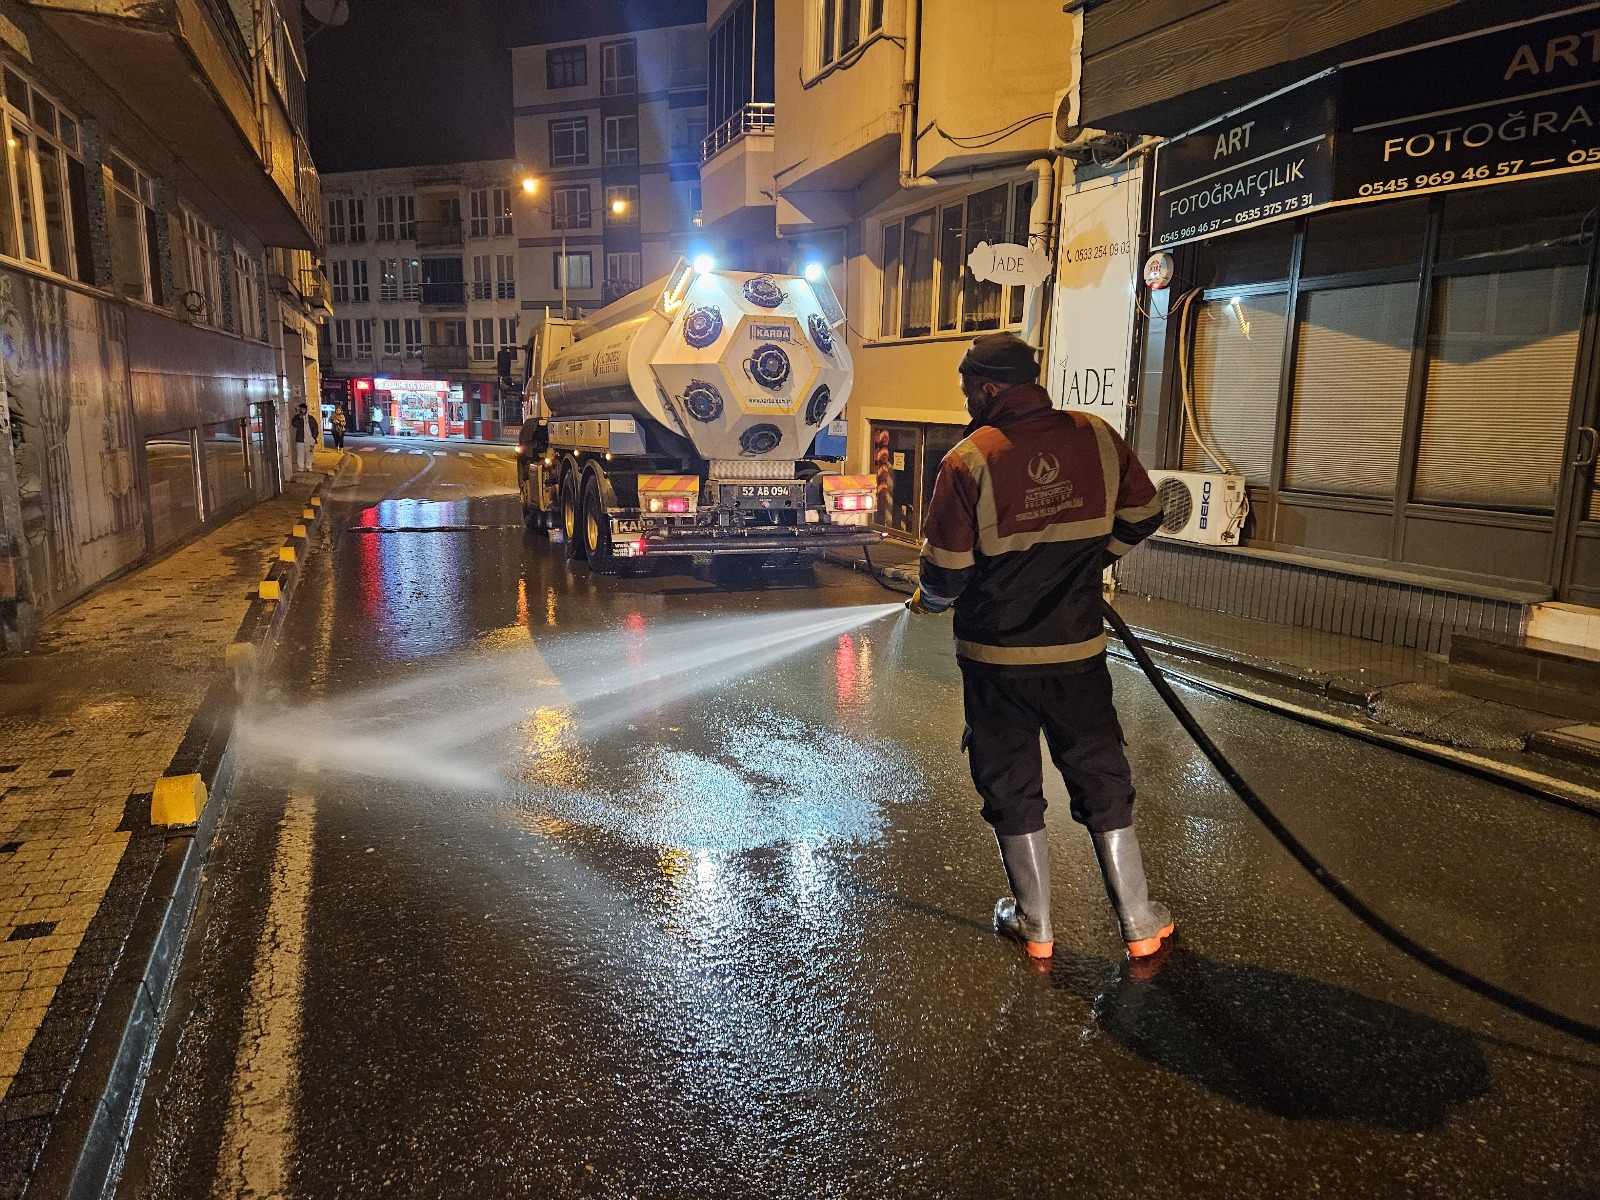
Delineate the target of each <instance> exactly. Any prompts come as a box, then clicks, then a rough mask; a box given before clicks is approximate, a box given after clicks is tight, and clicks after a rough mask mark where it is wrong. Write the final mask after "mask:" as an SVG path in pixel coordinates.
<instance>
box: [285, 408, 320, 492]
mask: <svg viewBox="0 0 1600 1200" xmlns="http://www.w3.org/2000/svg"><path fill="white" fill-rule="evenodd" d="M290 424H291V425H293V426H294V470H295V474H296V475H298V474H299V473H300V472H302V471H309V470H311V464H312V454H313V453H314V452H315V451H316V446H317V439H318V438H319V437H321V433H322V431H321V430H319V429H318V428H317V419H316V418H315V417H313V416H312V415H311V410H310V409H308V408H307V407H306V406H305V405H304V404H302V405H301V406H300V410H299V411H298V412H296V413H295V414H294V417H293V418H292V419H291V421H290Z"/></svg>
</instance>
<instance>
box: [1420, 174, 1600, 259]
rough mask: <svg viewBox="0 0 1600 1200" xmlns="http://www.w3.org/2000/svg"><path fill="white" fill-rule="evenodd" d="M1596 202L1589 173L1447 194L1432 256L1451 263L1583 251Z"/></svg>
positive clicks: (1598, 180) (1598, 179)
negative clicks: (1533, 252)
mask: <svg viewBox="0 0 1600 1200" xmlns="http://www.w3.org/2000/svg"><path fill="white" fill-rule="evenodd" d="M1597 204H1600V176H1597V175H1596V173H1595V172H1593V171H1578V172H1575V173H1573V174H1571V175H1560V176H1556V177H1554V178H1552V179H1537V180H1529V181H1527V182H1525V183H1507V184H1498V185H1496V186H1494V187H1479V188H1469V189H1466V190H1464V191H1458V192H1450V193H1447V194H1446V196H1445V198H1444V217H1443V220H1442V221H1441V223H1440V226H1439V250H1438V253H1437V255H1436V256H1435V257H1436V258H1437V260H1438V261H1439V262H1441V263H1451V262H1460V261H1462V260H1470V259H1480V260H1481V259H1484V258H1488V257H1491V256H1494V255H1501V254H1516V253H1518V252H1521V251H1527V250H1554V249H1567V250H1572V251H1577V252H1579V253H1583V252H1584V248H1585V247H1587V246H1588V244H1589V242H1590V241H1592V240H1593V238H1594V233H1595V223H1596V205H1597Z"/></svg>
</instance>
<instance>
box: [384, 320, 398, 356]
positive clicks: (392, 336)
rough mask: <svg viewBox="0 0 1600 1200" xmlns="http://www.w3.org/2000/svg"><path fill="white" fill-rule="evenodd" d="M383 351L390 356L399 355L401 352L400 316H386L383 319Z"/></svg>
mask: <svg viewBox="0 0 1600 1200" xmlns="http://www.w3.org/2000/svg"><path fill="white" fill-rule="evenodd" d="M383 352H384V354H385V355H387V356H388V357H390V358H394V357H397V356H398V355H399V353H400V318H398V317H385V318H384V319H383Z"/></svg>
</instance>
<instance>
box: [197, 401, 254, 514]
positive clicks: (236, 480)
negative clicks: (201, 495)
mask: <svg viewBox="0 0 1600 1200" xmlns="http://www.w3.org/2000/svg"><path fill="white" fill-rule="evenodd" d="M200 449H201V458H202V461H203V462H204V463H205V475H206V512H207V515H213V514H216V513H219V512H226V511H227V510H228V509H230V508H234V507H237V506H238V505H240V504H242V503H243V502H244V501H245V500H247V499H249V497H250V491H251V489H250V461H249V459H248V457H247V456H246V453H245V439H244V423H243V422H242V421H220V422H218V423H217V424H215V425H203V426H201V428H200Z"/></svg>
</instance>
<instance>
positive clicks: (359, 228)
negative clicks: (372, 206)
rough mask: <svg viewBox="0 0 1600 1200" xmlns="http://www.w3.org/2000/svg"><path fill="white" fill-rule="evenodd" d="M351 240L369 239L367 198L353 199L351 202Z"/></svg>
mask: <svg viewBox="0 0 1600 1200" xmlns="http://www.w3.org/2000/svg"><path fill="white" fill-rule="evenodd" d="M349 203H350V240H351V241H352V242H364V241H366V240H367V202H366V201H365V200H351V201H350V202H349Z"/></svg>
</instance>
